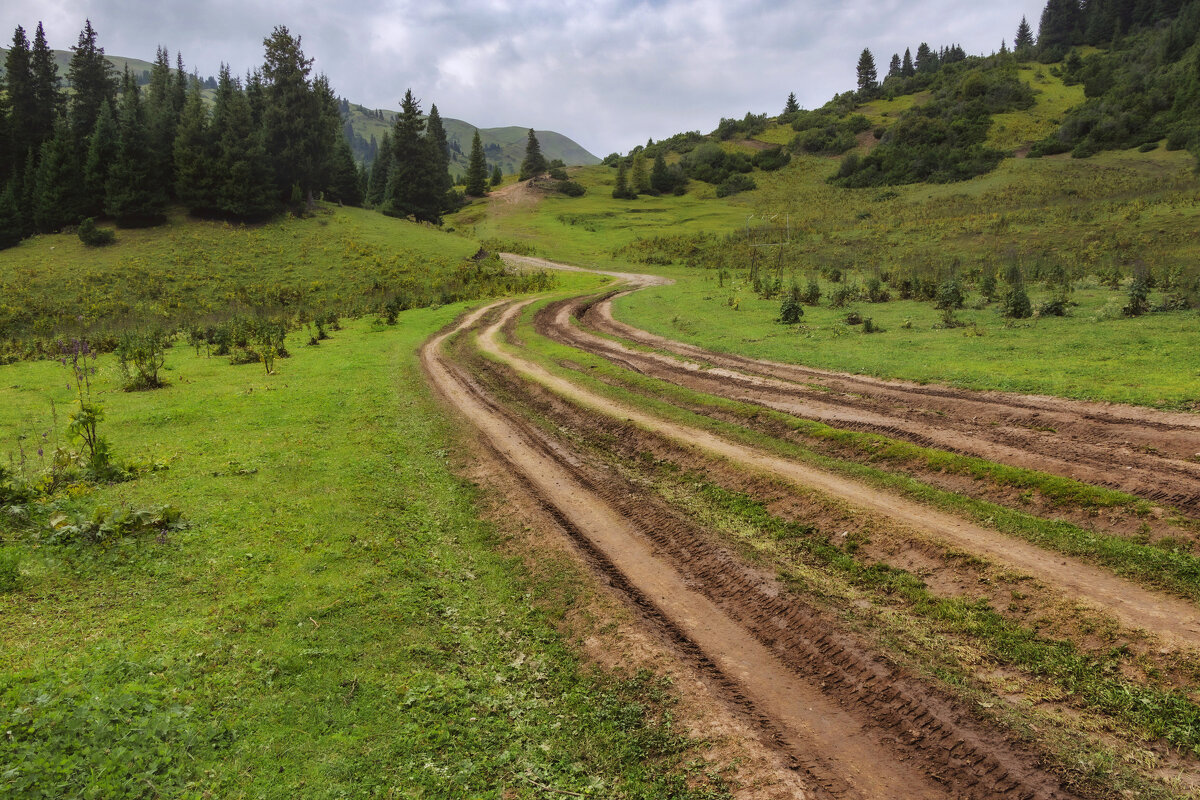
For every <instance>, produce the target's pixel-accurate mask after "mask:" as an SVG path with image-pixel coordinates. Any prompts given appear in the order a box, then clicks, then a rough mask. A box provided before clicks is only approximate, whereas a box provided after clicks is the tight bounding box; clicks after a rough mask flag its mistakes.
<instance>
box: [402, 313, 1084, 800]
mask: <svg viewBox="0 0 1200 800" xmlns="http://www.w3.org/2000/svg"><path fill="white" fill-rule="evenodd" d="M486 313H488V311H487V310H486V309H484V310H481V311H478V312H475V313H474V314H472V315H470V316H469V317H467V318H466V320H464V321H463V322H462V323H460V325H459V328H458V329H459V330H462V329H466V328H469V327H471V326H474V325H476V324H478V323H479V322H480V320H482V319H483V318H484V315H485V314H486ZM447 336H448V334H442V335H441V336H439V337H436V338H435V339H433V340H431V342H430V343H429V344H427V345H426V347H425V348H424V350H423V351H422V361H423V363H424V365H425V367H426V370H427V372H428V374H429V376H430V379H431V381H432V382H433V383H434V385H435V386H436V387H437V389H438V390H439V391H440V392H441V393H442V395H443V396H444V397H445V398H446V399H447V401H448V402H450V403H451V404H452V405H454V406H455V407H456V408H458V409H459V411H460V412H462V413H463V415H464V416H465V417H466V418H467V419H469V420H470V421H471V424H473V425H474V426H475V427H476V428H478V429H479V431H480V433H481V434H482V435H483V439H484V441H485V442H486V443H487V445H488V447H489V448H490V449H491V450H492V451H493V452H494V453H495V454H496V455H497V457H499V458H501V459H503V460H504V461H505V462H507V463H508V464H510V465H511V467H512V468H513V471H514V473H515V474H516V475H517V476H518V477H519V478H520V480H521V481H522V482H523V483H524V485H525V486H526V487H527V488H528V490H529V491H530V493H531V494H532V495H533V496H534V497H536V498H537V499H538V501H539V503H541V504H542V506H543V507H544V508H545V509H546V510H547V511H548V512H549V513H550V514H551V515H552V516H553V517H554V518H555V519H556V520H557V521H558V522H559V524H560V526H561V527H562V528H563V529H564V530H565V531H566V532H567V533H568V534H569V535H570V536H571V537H572V538H573V539H574V540H575V541H576V542H577V544H578V545H579V547H580V548H581V550H582V551H583V552H584V553H586V554H587V557H588V560H589V561H590V562H591V564H592V565H593V567H594V568H596V569H597V570H599V571H600V572H601V573H602V574H603V575H605V576H606V577H607V578H608V580H609V581H610V582H611V583H612V584H613V585H614V586H615V587H617V588H618V589H619V590H620V591H622V592H623V593H624V594H625V595H626V596H627V597H628V598H629V599H630V601H631V602H632V603H634V604H635V605H636V606H637V607H638V608H639V609H641V611H642V612H643V614H644V615H645V616H646V617H647V618H648V619H650V620H651V621H652V622H654V623H655V624H656V625H658V626H659V627H660V628H661V629H662V630H663V631H664V633H665V634H666V635H667V636H668V637H669V638H670V639H671V640H672V641H674V642H675V644H676V646H677V647H678V649H679V650H680V651H681V653H683V654H684V655H685V656H686V657H687V658H688V659H689V660H691V661H692V662H694V663H696V664H698V665H700V666H701V667H702V668H703V670H704V671H705V672H707V673H708V674H709V675H710V676H711V678H712V679H713V680H714V681H715V682H716V683H717V684H718V685H719V687H720V688H721V689H722V691H723V693H724V695H725V696H726V697H727V698H728V699H729V700H730V702H732V703H734V704H736V705H739V706H741V707H742V708H743V709H745V711H746V713H748V714H749V715H751V716H752V717H753V718H755V719H756V720H757V721H758V723H759V727H760V729H761V730H762V731H763V732H764V734H765V735H766V736H767V738H769V739H772V740H773V741H774V742H775V743H776V745H777V746H778V747H780V748H782V749H783V750H784V751H785V752H787V753H789V754H790V755H791V756H792V757H793V758H795V759H796V763H797V765H798V766H799V767H801V768H802V769H803V770H804V772H805V773H806V774H807V775H808V777H809V783H810V785H811V789H812V793H813V795H814V796H817V797H833V798H842V797H846V798H850V797H858V798H875V797H906V798H907V797H912V798H949V797H969V798H992V797H1001V798H1008V797H1012V798H1018V797H1019V798H1034V797H1037V798H1066V797H1071V796H1072V795H1071V794H1070V793H1069V792H1068V791H1066V790H1065V789H1064V788H1063V787H1062V786H1061V785H1060V782H1059V781H1058V779H1057V778H1055V777H1054V776H1052V775H1050V774H1049V773H1047V772H1046V771H1044V770H1043V769H1042V768H1041V767H1040V766H1039V764H1038V763H1037V762H1038V758H1037V755H1036V754H1035V753H1033V752H1032V751H1030V750H1028V749H1026V748H1025V747H1024V746H1023V745H1021V744H1020V743H1019V742H1014V741H1010V740H1008V739H1006V738H1004V737H1003V736H1002V735H1001V734H999V733H998V732H997V731H996V730H995V729H994V728H992V727H990V726H988V725H987V723H985V722H982V721H980V720H978V719H976V718H975V717H974V716H973V714H972V713H971V711H970V710H969V709H967V708H965V707H964V706H962V705H961V704H959V703H957V701H955V700H953V699H952V698H949V697H946V696H943V695H940V694H938V693H936V692H933V691H931V690H930V689H929V688H928V687H926V686H925V685H924V684H923V683H921V682H920V681H919V680H917V679H916V678H914V677H913V676H911V675H907V674H905V673H903V672H902V671H901V670H899V669H898V668H896V667H894V666H892V665H889V664H887V663H885V662H883V661H881V660H879V659H878V658H876V657H875V656H873V655H872V654H871V653H869V652H868V651H867V650H866V649H864V647H863V646H862V645H861V644H859V643H858V642H857V641H856V640H854V639H853V638H852V637H849V636H846V635H844V634H842V633H840V632H839V631H838V628H837V626H836V623H835V622H834V621H833V620H831V619H830V618H828V617H827V616H826V615H825V614H824V613H823V612H821V611H820V610H818V609H816V608H814V607H811V606H809V605H807V604H805V603H803V602H800V601H798V600H796V599H795V598H794V597H791V596H789V595H788V594H787V593H786V592H784V591H782V590H781V587H780V586H779V585H778V584H777V583H776V582H775V581H774V579H773V578H770V577H768V576H765V575H762V574H758V573H757V572H755V571H754V570H751V569H749V568H747V567H746V566H745V565H743V564H741V563H740V562H739V561H738V560H737V559H736V558H735V557H733V556H732V555H730V554H729V553H728V552H726V551H724V550H723V549H721V548H720V547H718V546H716V545H714V544H713V543H712V540H711V539H710V538H709V537H708V536H707V535H706V534H705V532H704V531H703V530H702V529H700V528H698V527H697V526H696V525H695V524H694V523H692V522H691V521H690V520H687V519H686V518H683V517H681V516H680V515H679V514H678V513H676V512H674V511H673V510H672V509H670V508H669V507H667V506H665V505H664V504H662V503H660V502H658V501H657V500H655V499H654V498H652V497H649V496H647V495H646V494H645V493H643V492H642V491H640V490H639V489H638V488H637V487H635V486H633V485H631V484H629V483H628V482H626V481H624V480H622V479H619V478H618V477H617V476H615V475H613V474H612V473H610V472H608V471H607V470H604V469H602V468H600V467H597V466H595V465H592V464H589V463H587V461H586V459H585V458H584V457H583V456H581V455H580V454H578V453H574V452H572V451H568V450H567V449H566V448H565V447H564V445H563V444H562V443H561V442H559V441H557V440H556V439H553V438H551V437H549V436H548V435H546V434H544V433H543V432H541V431H539V430H538V429H536V428H535V427H534V426H532V425H530V424H529V423H527V422H526V421H524V420H523V419H521V418H520V417H519V416H518V415H516V414H515V413H513V412H511V411H509V410H508V409H506V408H505V407H504V406H503V405H502V404H501V403H499V402H498V401H496V400H495V399H494V398H493V397H491V396H490V395H489V393H488V392H487V390H486V389H485V388H484V387H483V385H481V383H480V382H479V381H477V380H476V379H475V378H474V377H473V376H472V375H470V374H469V373H468V372H467V371H466V370H464V369H463V368H462V367H460V366H459V365H456V364H454V363H453V362H452V361H450V360H449V359H448V358H447V357H445V356H444V355H443V354H442V353H441V350H440V347H441V344H442V342H443V341H444V340H445V338H446V337H447Z"/></svg>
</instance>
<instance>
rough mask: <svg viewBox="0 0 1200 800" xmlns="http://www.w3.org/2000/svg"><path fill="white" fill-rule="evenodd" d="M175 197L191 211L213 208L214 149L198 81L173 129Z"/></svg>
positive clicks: (194, 84)
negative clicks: (176, 128) (176, 126)
mask: <svg viewBox="0 0 1200 800" xmlns="http://www.w3.org/2000/svg"><path fill="white" fill-rule="evenodd" d="M173 154H174V172H175V196H176V197H177V198H179V202H180V203H183V205H184V207H185V208H187V210H188V211H190V212H191V213H193V214H211V213H214V212H215V211H216V199H215V197H214V190H213V169H214V163H213V162H214V160H215V155H216V154H215V148H214V146H213V144H212V133H211V131H210V130H209V125H208V109H207V108H206V107H205V105H204V99H203V97H202V96H201V94H200V83H199V82H198V81H197V82H195V83H193V84H192V87H191V90H190V91H189V92H188V96H187V102H186V103H185V104H184V106H183V113H182V114H181V115H180V119H179V130H177V131H176V132H175V146H174V148H173Z"/></svg>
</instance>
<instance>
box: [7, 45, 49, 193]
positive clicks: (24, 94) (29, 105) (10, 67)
mask: <svg viewBox="0 0 1200 800" xmlns="http://www.w3.org/2000/svg"><path fill="white" fill-rule="evenodd" d="M4 69H5V74H4V84H3V88H4V89H5V100H6V102H7V106H8V109H7V111H8V113H7V117H8V119H7V122H8V124H7V125H6V126H4V127H5V129H6V130H5V131H4V133H5V134H7V136H6V138H7V141H6V142H4V152H5V153H6V154H7V155H8V156H9V157H8V158H7V159H5V163H0V180H4V181H5V182H7V179H8V178H9V177H11V176H16V175H19V174H20V172H21V170H22V169H23V168H24V166H25V154H26V153H27V152H28V151H29V149H30V148H31V147H39V146H40V145H41V142H40V141H36V134H35V131H34V130H33V128H34V125H35V124H36V123H35V118H36V116H37V95H36V92H35V90H34V84H33V64H32V55H31V53H30V51H29V41H28V39H26V38H25V29H24V28H22V27H21V26H20V25H18V26H17V29H16V30H15V31H14V32H13V40H12V47H10V48H9V50H8V54H7V55H6V56H5V57H4ZM14 191H15V190H14ZM14 202H15V196H14Z"/></svg>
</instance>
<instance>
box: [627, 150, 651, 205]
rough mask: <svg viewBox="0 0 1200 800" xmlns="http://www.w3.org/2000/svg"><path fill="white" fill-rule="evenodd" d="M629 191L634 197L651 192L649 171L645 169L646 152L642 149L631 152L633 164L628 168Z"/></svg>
mask: <svg viewBox="0 0 1200 800" xmlns="http://www.w3.org/2000/svg"><path fill="white" fill-rule="evenodd" d="M629 191H630V193H631V194H633V195H634V196H635V197H636V196H637V195H639V194H650V192H651V189H650V171H649V170H647V169H646V153H645V151H643V150H638V151H637V152H636V153H634V154H633V164H632V166H631V169H630V170H629Z"/></svg>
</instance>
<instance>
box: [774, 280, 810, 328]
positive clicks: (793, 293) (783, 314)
mask: <svg viewBox="0 0 1200 800" xmlns="http://www.w3.org/2000/svg"><path fill="white" fill-rule="evenodd" d="M800 296H801V292H800V287H799V286H797V285H796V284H794V283H793V284H792V288H791V290H789V291H788V293H787V294H786V295H784V297H783V302H782V303H780V305H779V321H780V322H782V323H783V324H784V325H795V324H797V323H798V322H800V318H801V317H803V316H804V306H803V305H801V303H800Z"/></svg>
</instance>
